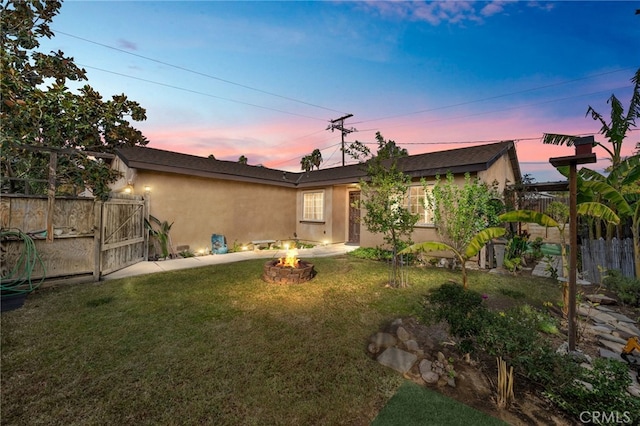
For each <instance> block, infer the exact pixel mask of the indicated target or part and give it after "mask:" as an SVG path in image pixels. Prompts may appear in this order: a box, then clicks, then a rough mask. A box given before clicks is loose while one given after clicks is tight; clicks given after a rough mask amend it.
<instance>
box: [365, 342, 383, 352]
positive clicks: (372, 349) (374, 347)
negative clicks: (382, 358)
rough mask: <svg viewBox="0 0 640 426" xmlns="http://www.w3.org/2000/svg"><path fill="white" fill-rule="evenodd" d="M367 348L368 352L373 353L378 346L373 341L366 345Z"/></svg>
mask: <svg viewBox="0 0 640 426" xmlns="http://www.w3.org/2000/svg"><path fill="white" fill-rule="evenodd" d="M367 350H368V351H369V353H371V354H375V353H378V351H379V350H380V348H379V347H378V345H376V344H375V343H369V346H367Z"/></svg>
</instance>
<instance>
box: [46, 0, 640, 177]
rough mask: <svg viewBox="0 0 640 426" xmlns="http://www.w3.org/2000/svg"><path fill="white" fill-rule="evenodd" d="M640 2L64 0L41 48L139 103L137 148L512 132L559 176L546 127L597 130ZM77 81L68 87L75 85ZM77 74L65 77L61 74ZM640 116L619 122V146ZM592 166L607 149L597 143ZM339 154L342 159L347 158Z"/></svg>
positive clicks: (639, 54) (277, 160)
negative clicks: (335, 124) (140, 144)
mask: <svg viewBox="0 0 640 426" xmlns="http://www.w3.org/2000/svg"><path fill="white" fill-rule="evenodd" d="M636 9H640V1H633V2H623V1H586V2H578V1H551V2H543V1H502V2H498V1H488V2H471V1H433V2H431V1H429V2H424V1H415V2H403V1H392V2H385V1H310V2H303V1H286V2H277V1H233V2H226V1H119V2H118V1H105V2H102V1H71V0H66V1H64V2H63V5H62V8H61V9H60V13H59V14H58V15H57V16H56V17H55V18H54V20H53V22H52V24H51V29H52V30H53V32H54V34H55V37H53V38H52V39H43V40H41V46H40V49H39V50H41V51H45V52H48V51H57V50H62V51H63V52H64V53H65V54H66V55H68V56H71V57H73V58H74V60H75V62H76V64H78V65H80V66H81V67H84V68H85V69H86V71H87V76H88V84H90V85H91V86H92V87H93V88H94V89H96V90H97V91H98V92H100V94H101V95H102V96H103V97H104V98H105V99H108V98H110V97H111V96H112V95H118V94H121V93H124V94H126V95H127V97H128V98H129V99H131V100H134V101H137V102H139V103H140V104H141V106H143V107H144V108H146V111H147V120H146V121H144V122H135V123H134V126H135V127H137V128H138V129H140V130H141V131H142V132H143V134H144V135H145V136H146V137H147V138H148V139H149V144H148V145H147V146H149V147H151V148H157V149H164V150H170V151H176V152H182V153H186V154H193V155H200V156H208V155H210V154H213V155H214V156H215V157H216V158H217V159H219V160H230V161H237V160H238V158H239V157H240V156H242V155H244V156H245V157H247V159H248V163H249V164H253V165H258V164H260V165H263V166H265V167H271V168H275V169H280V170H287V171H300V159H301V158H302V157H303V156H305V155H308V154H311V152H312V151H313V150H314V149H320V151H321V153H322V158H323V163H322V165H321V168H329V167H337V166H340V165H341V164H342V153H341V151H340V146H341V142H342V140H341V138H342V134H341V132H340V131H339V130H335V129H334V131H331V130H330V129H329V127H330V124H331V120H335V119H337V118H340V117H344V116H346V115H350V114H353V116H351V117H350V118H348V119H346V120H345V121H344V127H345V128H346V129H349V130H353V131H351V132H349V133H348V134H346V135H345V141H346V143H347V144H348V143H349V142H353V141H356V140H357V141H360V142H363V143H366V144H370V145H368V146H369V147H370V148H371V149H372V150H373V151H375V150H376V147H377V145H376V143H375V135H376V132H380V133H381V134H382V136H383V137H384V138H385V139H386V140H393V141H395V142H396V144H397V145H399V146H400V147H403V148H406V149H407V150H408V152H409V154H412V155H413V154H421V153H426V152H433V151H442V150H448V149H453V148H462V147H465V146H473V145H479V144H486V143H492V142H497V141H502V140H514V141H516V147H517V153H518V158H519V160H520V167H521V171H522V173H523V174H529V175H530V176H531V177H533V178H534V179H535V181H536V182H546V181H558V180H564V178H563V177H562V175H560V174H559V173H558V172H557V171H556V170H555V169H554V168H553V167H552V166H551V165H550V164H549V158H551V157H562V156H568V155H573V153H574V149H573V148H572V147H566V146H551V145H544V144H542V141H541V138H542V136H543V134H544V133H562V134H570V135H576V136H586V135H591V134H595V136H596V141H598V142H602V143H603V144H605V145H608V143H607V142H606V139H605V138H604V137H603V136H602V135H600V134H599V131H600V127H601V126H600V123H599V122H597V121H594V120H593V119H592V118H591V116H590V115H589V116H587V115H586V112H587V109H588V107H589V106H591V107H593V108H594V109H595V110H596V111H598V112H600V113H601V114H602V115H603V116H604V117H605V118H606V119H607V121H609V117H610V111H611V108H610V105H609V104H608V103H607V101H608V99H609V98H610V97H611V95H613V94H615V96H616V97H617V98H618V99H620V100H621V102H622V105H623V106H624V107H625V109H626V108H627V107H628V105H629V100H630V98H631V94H632V89H633V85H632V83H631V81H630V80H631V78H632V77H633V75H634V73H635V71H636V70H637V69H638V68H640V15H636V14H635V11H636ZM70 87H71V86H70ZM72 88H73V87H72ZM638 140H640V131H634V132H630V133H629V136H628V138H627V139H626V141H625V143H624V144H623V155H631V154H632V153H633V150H634V147H635V143H636V142H637V141H638ZM595 152H596V154H597V157H598V163H597V164H595V165H590V168H593V169H596V170H603V169H604V168H606V167H607V165H608V161H607V160H606V158H607V157H608V155H607V154H606V152H605V151H604V150H602V149H601V148H596V149H595ZM345 160H346V163H347V164H349V163H353V162H354V160H352V159H350V158H349V157H348V156H347V157H346V159H345Z"/></svg>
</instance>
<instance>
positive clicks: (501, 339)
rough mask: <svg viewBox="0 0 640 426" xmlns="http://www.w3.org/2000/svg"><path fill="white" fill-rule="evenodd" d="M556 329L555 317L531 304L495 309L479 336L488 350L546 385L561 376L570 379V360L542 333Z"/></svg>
mask: <svg viewBox="0 0 640 426" xmlns="http://www.w3.org/2000/svg"><path fill="white" fill-rule="evenodd" d="M543 330H546V331H555V332H557V327H556V326H555V323H554V321H553V319H552V318H551V317H550V316H549V315H548V314H545V313H542V312H540V311H537V310H535V309H533V308H532V307H530V306H529V305H523V306H518V307H515V308H512V309H509V310H507V311H506V312H497V313H492V314H491V316H490V317H489V319H488V321H487V322H486V323H485V327H483V328H482V330H481V331H480V333H479V334H478V337H477V343H478V346H479V347H480V348H481V349H482V350H483V351H485V352H486V353H488V354H490V355H493V356H500V357H502V358H504V359H505V360H507V361H508V362H509V363H510V364H511V365H512V366H513V367H514V368H515V369H516V370H519V372H520V374H523V375H524V376H526V377H528V378H529V379H530V380H532V381H533V382H536V383H539V384H541V385H543V386H546V385H547V384H549V383H557V382H558V380H562V379H561V378H562V377H565V379H564V380H569V378H567V374H569V376H568V377H572V376H571V374H570V371H569V372H567V371H565V370H566V368H565V366H564V365H565V364H567V361H566V360H565V359H563V358H562V357H561V356H560V355H557V354H556V353H555V351H554V350H553V348H552V347H551V345H550V344H549V343H548V341H547V340H546V339H544V338H543V336H542V335H541V334H540V332H541V331H543Z"/></svg>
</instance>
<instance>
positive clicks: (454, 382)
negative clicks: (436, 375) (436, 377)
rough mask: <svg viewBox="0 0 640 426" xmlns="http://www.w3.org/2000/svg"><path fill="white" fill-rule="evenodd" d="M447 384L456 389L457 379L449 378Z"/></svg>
mask: <svg viewBox="0 0 640 426" xmlns="http://www.w3.org/2000/svg"><path fill="white" fill-rule="evenodd" d="M447 384H448V385H449V386H451V387H452V388H455V387H456V379H455V378H454V377H449V378H447Z"/></svg>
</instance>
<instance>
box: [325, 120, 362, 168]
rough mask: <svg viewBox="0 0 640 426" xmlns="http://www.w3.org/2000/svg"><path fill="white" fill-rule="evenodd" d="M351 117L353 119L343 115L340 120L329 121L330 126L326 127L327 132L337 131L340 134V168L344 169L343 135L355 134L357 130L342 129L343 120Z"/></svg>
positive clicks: (351, 128)
mask: <svg viewBox="0 0 640 426" xmlns="http://www.w3.org/2000/svg"><path fill="white" fill-rule="evenodd" d="M351 117H353V114H347V115H344V116H342V117H340V118H336V119H335V120H331V121H329V123H331V124H329V126H327V130H331V131H332V132H333V131H334V130H335V129H338V130H340V132H341V133H342V167H344V135H346V134H348V133H351V132H357V130H356V129H355V128H353V127H350V128H348V129H347V128H345V127H344V120H346V119H347V118H351Z"/></svg>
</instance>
